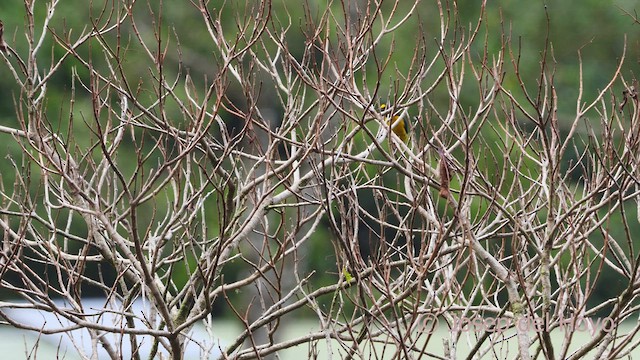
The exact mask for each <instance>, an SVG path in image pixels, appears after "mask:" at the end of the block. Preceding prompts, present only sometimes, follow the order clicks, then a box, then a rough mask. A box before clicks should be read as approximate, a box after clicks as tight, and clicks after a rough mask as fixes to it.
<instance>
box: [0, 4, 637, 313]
mask: <svg viewBox="0 0 640 360" xmlns="http://www.w3.org/2000/svg"><path fill="white" fill-rule="evenodd" d="M98 3H99V2H98V1H94V2H93V8H90V7H89V5H88V4H89V2H72V1H61V2H60V3H59V5H58V7H57V10H56V14H55V15H54V17H53V20H52V21H51V23H50V24H49V26H50V28H51V29H54V30H55V31H56V32H58V33H59V34H64V33H69V32H70V29H73V32H71V34H72V36H71V37H72V38H74V37H76V36H78V35H79V34H80V33H81V32H82V31H88V29H89V28H90V27H91V23H90V21H89V19H90V18H91V17H94V18H95V17H98V16H99V15H100V7H101V5H102V4H98ZM107 3H110V2H107ZM248 3H250V2H244V1H211V2H210V6H211V7H212V8H216V9H219V11H221V12H222V15H221V20H222V22H223V23H222V27H223V28H224V29H228V30H229V33H226V34H225V37H226V38H227V39H232V38H233V36H234V31H236V27H235V25H234V24H235V22H236V20H237V19H238V18H240V19H243V21H246V19H244V18H243V16H244V14H245V6H246V4H248ZM409 3H410V2H409V1H407V2H404V1H402V2H400V5H399V6H400V7H403V6H405V7H406V6H409ZM478 3H479V2H478V1H460V2H458V3H457V7H458V11H459V13H460V24H461V26H462V27H464V28H466V29H468V28H469V24H470V23H475V21H476V19H477V16H478V14H479V12H480V7H479V5H478ZM159 4H160V2H153V1H152V2H150V3H147V2H138V3H137V4H136V6H135V8H134V11H135V12H136V13H138V14H140V16H138V17H137V18H136V19H137V21H138V23H137V26H138V27H139V29H140V30H141V31H142V33H143V36H144V37H146V39H147V40H148V41H152V39H153V29H154V27H155V26H158V24H156V23H154V22H153V21H152V19H153V17H152V16H144V15H145V14H149V12H150V11H151V10H150V9H152V11H154V12H155V13H156V14H159V13H160V5H159ZM327 4H330V6H331V8H332V9H333V10H334V12H335V13H341V12H342V9H341V7H340V2H328V1H321V0H311V1H308V3H307V5H306V6H302V5H301V2H300V1H282V0H274V1H273V18H274V21H275V22H279V23H280V24H282V25H283V26H287V25H288V24H290V26H289V30H288V31H287V34H286V38H285V40H286V43H287V45H288V47H289V49H290V51H291V52H292V53H293V54H302V53H303V50H302V49H303V46H304V44H305V35H304V30H305V29H306V28H307V24H306V17H305V13H304V12H305V11H308V13H309V14H311V16H312V17H314V16H319V15H321V14H322V11H324V9H326V7H327ZM636 5H637V2H636V1H630V0H628V1H622V0H621V1H598V0H570V1H567V0H562V1H560V0H556V1H548V2H543V1H516V0H512V1H509V0H506V1H494V2H490V4H489V5H488V7H487V8H486V13H485V17H484V19H483V23H482V30H481V34H480V35H481V37H482V38H481V39H479V40H478V41H476V46H477V48H476V49H474V50H475V51H476V52H477V53H478V54H479V55H480V54H482V53H483V52H484V51H486V52H487V53H488V54H489V56H494V55H495V54H496V53H497V52H498V51H499V50H500V46H501V36H502V31H503V30H504V31H505V32H506V36H508V37H510V39H511V43H512V47H513V50H514V51H517V52H519V53H520V66H521V72H522V74H523V77H524V79H525V81H526V82H527V83H528V84H531V86H535V84H536V82H537V80H538V77H539V73H540V60H541V53H542V51H543V50H544V48H545V40H546V38H547V36H548V37H549V39H550V41H551V48H550V51H551V54H552V56H553V57H552V58H553V62H554V66H555V86H556V89H557V92H558V95H559V102H560V103H559V111H560V113H559V118H560V123H561V126H562V125H563V124H568V123H569V121H571V120H572V119H573V117H574V116H575V107H576V104H575V101H576V97H577V93H578V86H579V80H580V79H579V71H580V70H579V66H578V64H579V61H578V60H579V55H578V52H579V51H580V52H581V56H582V64H583V68H582V71H583V80H584V84H583V85H584V93H585V101H589V100H590V99H592V98H593V97H594V96H595V94H596V93H597V91H598V90H599V89H602V88H603V87H604V86H605V85H606V84H607V83H608V82H609V81H610V79H611V76H612V74H613V73H614V71H615V69H616V67H617V66H618V63H619V61H620V58H621V56H622V54H623V48H624V45H625V39H626V44H627V55H626V61H625V63H624V65H623V70H622V75H623V77H624V78H625V79H632V78H634V77H635V72H636V71H637V70H636V68H637V65H638V59H639V57H638V56H639V52H638V49H639V47H638V45H639V43H638V39H639V37H638V36H637V35H638V31H639V29H640V28H639V27H638V26H637V25H635V24H634V21H633V19H632V17H631V16H629V15H628V14H626V13H627V12H628V13H633V12H634V6H636ZM393 6H394V4H393V2H391V1H385V2H384V3H383V11H384V10H385V9H386V10H390V9H391V8H392V7H393ZM35 9H36V18H37V19H38V21H39V23H38V25H42V20H43V16H44V13H45V12H46V11H47V7H46V3H45V2H40V3H38V4H37V5H36V6H35ZM161 13H162V16H161V18H162V24H161V27H162V28H163V32H164V36H163V37H164V39H165V41H166V42H167V43H169V44H170V45H169V49H170V51H168V52H167V57H166V63H165V71H166V72H167V77H168V78H170V79H172V78H175V77H176V76H178V75H177V73H178V69H180V71H181V72H182V75H180V76H182V78H184V76H185V74H189V75H190V77H191V78H192V79H193V81H194V83H195V85H196V87H198V88H203V87H204V86H205V84H206V83H210V81H211V79H212V77H213V76H215V74H216V64H217V63H219V61H217V60H215V61H212V59H213V58H215V57H216V54H215V52H214V51H212V48H213V45H212V43H211V38H210V37H209V36H208V34H207V33H206V28H205V26H204V25H203V24H202V22H201V16H200V14H199V11H198V10H197V9H196V8H195V7H194V6H192V5H191V3H190V2H189V1H165V2H163V3H162V11H161ZM400 13H403V11H402V10H400ZM0 14H1V15H0V18H1V20H2V21H3V22H4V37H5V40H6V42H7V43H9V44H10V46H12V47H13V48H14V49H15V50H16V51H17V52H18V53H19V54H26V53H27V49H28V44H27V43H26V41H25V36H24V32H25V7H24V5H23V4H21V3H20V2H17V1H2V2H0ZM134 16H135V15H134ZM439 25H440V24H439V19H438V9H437V6H436V3H435V1H422V2H420V4H419V6H418V7H417V10H416V15H415V16H412V17H411V18H410V19H409V20H408V21H407V22H406V24H404V25H403V26H401V27H400V28H398V30H397V31H396V32H394V33H393V34H390V35H389V36H388V37H386V38H385V39H384V40H383V43H382V44H381V46H380V47H378V48H377V49H376V52H377V53H380V54H385V55H386V54H390V56H391V64H392V65H391V66H389V67H388V69H387V71H386V72H385V73H384V74H383V76H382V77H380V89H381V91H380V94H379V95H380V97H388V98H393V94H394V93H395V90H394V86H397V85H398V82H397V77H396V76H395V75H396V73H395V69H398V71H399V72H403V71H406V70H407V69H408V67H409V66H410V65H411V60H412V55H413V53H414V50H415V47H416V43H417V42H418V39H420V38H422V39H424V42H425V44H427V46H429V44H431V45H432V46H433V47H434V48H435V44H436V42H435V39H436V38H437V37H438V34H439ZM40 31H41V28H37V29H36V32H37V33H38V34H39V32H40ZM485 37H486V40H487V45H486V49H485V42H484V38H485ZM134 43H135V42H134ZM177 44H179V46H180V49H181V54H179V53H178V52H177V51H176V49H177V47H176V45H177ZM43 46H44V48H45V49H52V51H42V53H41V56H42V59H39V60H40V65H41V66H43V67H47V66H49V65H50V63H51V61H50V57H51V55H52V54H53V57H54V58H56V59H59V58H60V56H62V54H63V53H64V50H63V49H62V48H61V47H60V46H57V45H54V42H53V40H52V38H51V36H45V38H44V45H43ZM81 50H82V51H85V53H86V54H91V56H92V58H93V59H94V61H96V64H99V63H100V61H101V60H100V59H101V58H102V57H103V56H104V54H103V53H102V50H101V49H100V48H99V47H98V46H94V47H89V46H85V47H83V48H82V49H81ZM429 51H433V50H429ZM148 64H149V59H148V58H147V54H146V53H145V52H144V51H143V50H142V49H140V48H139V47H136V46H131V48H129V49H128V50H127V54H126V62H125V64H124V68H125V70H126V72H127V73H128V74H129V77H130V78H131V79H136V78H139V79H140V81H141V82H146V83H149V82H152V81H151V79H152V72H153V71H150V69H149V68H148V66H149V65H148ZM368 70H369V69H368ZM375 70H376V69H375V68H374V67H371V69H370V71H371V74H370V75H367V77H370V78H372V79H374V78H376V77H377V76H376V74H375ZM74 71H75V72H77V73H78V76H79V77H81V78H82V77H86V76H87V70H86V69H84V67H83V66H81V65H80V63H79V62H78V61H77V60H74V59H73V58H68V59H67V60H66V61H65V62H64V64H63V67H62V69H61V70H60V71H59V72H58V73H57V74H56V75H55V76H54V77H53V78H52V79H51V81H50V82H49V85H48V100H47V104H48V105H47V115H48V117H49V120H50V121H51V122H52V123H54V124H58V125H57V126H59V127H60V129H65V128H66V127H67V126H68V122H67V121H68V118H69V116H68V113H69V100H70V98H71V95H70V87H71V82H72V78H73V73H74ZM172 72H173V74H172ZM0 81H1V82H2V84H3V86H2V87H1V89H0V94H1V96H0V122H1V123H2V124H4V125H7V126H18V121H17V117H16V99H18V98H19V96H20V88H19V86H18V85H17V84H16V82H15V80H14V79H13V77H12V74H11V73H10V72H9V71H7V69H6V66H0ZM399 85H400V86H402V84H399ZM372 86H373V85H372ZM505 86H507V87H509V86H513V87H517V83H516V81H515V79H514V78H513V76H507V79H506V81H505ZM178 89H182V87H178ZM370 90H371V91H373V88H372V89H370ZM178 91H181V90H178ZM473 91H474V90H473V89H470V90H469V94H472V93H473ZM614 93H615V94H621V93H622V87H621V86H620V84H617V85H616V87H615V88H614ZM466 95H468V94H467V93H463V98H462V99H461V101H462V102H463V103H464V102H465V101H469V102H472V101H473V96H471V95H469V98H465V97H464V96H466ZM154 96H155V94H154V93H153V92H152V91H150V90H149V88H145V89H144V91H142V92H141V94H140V99H141V101H143V102H151V101H153V99H154ZM226 96H227V97H228V98H229V99H233V100H234V101H235V102H237V103H238V104H243V103H245V102H246V100H245V94H243V92H242V89H241V87H240V86H238V84H236V83H234V82H233V81H231V82H230V85H229V88H228V89H227V94H226ZM76 100H77V104H76V105H75V106H76V108H75V112H76V113H77V114H79V115H80V116H76V117H75V119H76V121H77V122H78V123H77V124H73V126H72V127H73V130H74V132H75V135H74V137H75V141H76V142H77V143H78V144H79V145H82V144H83V141H84V145H88V142H87V141H88V140H84V139H90V138H91V136H92V134H91V133H90V132H89V129H88V127H86V126H84V123H83V121H82V114H84V116H91V115H90V114H91V111H92V110H91V103H90V99H89V97H86V96H84V97H82V96H79V97H77V99H76ZM277 104H279V101H278V99H277V98H276V92H274V91H263V92H262V93H261V95H260V98H259V106H261V107H262V110H263V111H271V112H272V113H273V114H282V113H283V111H284V110H283V109H282V108H279V107H278V105H277ZM410 111H413V114H412V115H420V114H417V110H414V109H411V110H410ZM167 112H168V114H169V115H170V116H174V117H176V118H178V119H179V118H180V113H179V109H178V108H177V106H175V104H171V103H168V107H167ZM222 115H223V116H225V119H224V120H225V122H226V123H227V124H228V126H229V128H230V129H232V130H233V129H234V128H239V127H240V126H241V123H240V121H239V119H236V118H234V117H233V116H231V115H229V114H224V113H223V114H222ZM595 123H599V121H597V120H596V121H595ZM596 125H597V124H596ZM2 136H4V137H7V135H2ZM0 155H1V157H2V158H3V159H5V160H4V161H2V162H1V163H0V166H1V168H0V173H1V174H2V181H3V184H4V186H5V189H10V188H11V187H12V184H13V180H14V174H15V170H14V169H13V168H12V166H11V162H10V161H8V160H7V159H9V158H11V159H14V160H16V159H17V160H16V161H17V162H18V163H19V162H20V160H19V159H21V158H22V149H21V148H20V147H19V146H18V145H17V143H16V142H15V141H2V142H1V143H0ZM566 160H567V161H570V160H571V159H566ZM119 161H121V163H120V165H122V166H125V167H126V164H127V161H129V162H130V166H132V167H133V165H134V161H135V159H134V158H133V157H130V158H128V157H127V156H121V158H119ZM34 187H36V188H37V184H34ZM34 197H35V198H36V199H37V195H34ZM363 198H364V197H363ZM362 206H363V207H365V208H367V209H369V210H370V211H371V212H372V213H374V212H375V207H374V205H373V203H369V204H367V203H363V204H362ZM628 214H630V215H629V216H630V217H631V216H635V206H634V205H632V206H629V209H628ZM76 226H77V227H76V228H75V229H72V232H74V233H76V234H82V233H83V231H86V229H83V228H82V225H80V222H79V223H78V225H76ZM212 226H215V225H214V224H212ZM632 226H633V227H634V230H636V231H635V232H638V231H640V227H639V226H638V225H637V223H634V224H633V225H632ZM615 231H616V227H615V226H614V227H612V229H611V232H612V233H611V235H612V236H614V237H615V236H616V234H615ZM620 231H622V229H620ZM328 236H330V234H329V232H328V230H324V231H320V232H319V233H318V234H316V238H315V239H312V242H311V244H310V245H309V246H310V247H311V249H310V251H309V252H308V254H309V257H308V258H307V259H305V260H306V261H308V265H307V266H308V268H311V269H316V271H317V274H318V276H316V277H315V278H314V279H315V280H314V281H316V282H317V284H318V285H319V284H322V283H335V281H336V279H337V277H338V273H337V271H336V269H335V264H336V261H335V259H334V257H335V255H334V251H333V249H332V248H331V246H329V245H328V244H327V241H326V239H327V237H328ZM372 236H373V233H372V232H366V231H363V232H362V233H361V238H360V239H359V240H360V242H361V244H367V243H368V241H369V240H370V239H371V237H372ZM387 236H392V235H391V234H387ZM363 246H364V245H363ZM231 269H233V267H231ZM233 274H237V272H236V271H229V276H228V277H227V278H226V279H227V280H233V276H234V275H233ZM609 276H611V277H613V276H614V275H613V274H607V273H605V274H603V278H602V280H601V281H602V283H603V284H608V285H609V286H608V287H603V286H601V287H599V288H598V290H597V291H596V293H595V294H594V295H593V300H594V301H598V299H601V298H608V297H609V296H610V295H611V294H615V293H617V292H618V290H619V289H618V288H617V285H619V286H623V284H616V281H615V279H613V278H612V279H609V278H608V277H609ZM176 282H177V283H179V280H176Z"/></svg>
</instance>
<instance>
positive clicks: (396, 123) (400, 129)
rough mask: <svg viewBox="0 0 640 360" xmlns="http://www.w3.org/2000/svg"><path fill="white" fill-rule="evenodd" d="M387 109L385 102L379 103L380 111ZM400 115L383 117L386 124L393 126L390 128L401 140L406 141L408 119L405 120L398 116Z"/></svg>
mask: <svg viewBox="0 0 640 360" xmlns="http://www.w3.org/2000/svg"><path fill="white" fill-rule="evenodd" d="M386 109H387V104H384V103H383V104H380V111H384V110H386ZM399 118H400V115H395V114H394V115H393V116H390V117H389V116H387V117H385V120H386V122H387V125H389V126H393V128H392V129H391V130H393V132H394V133H395V134H396V135H398V137H399V138H400V140H402V142H404V143H406V142H407V141H408V140H409V127H408V126H409V125H408V121H405V120H404V119H403V118H400V120H398V119H399Z"/></svg>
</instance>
